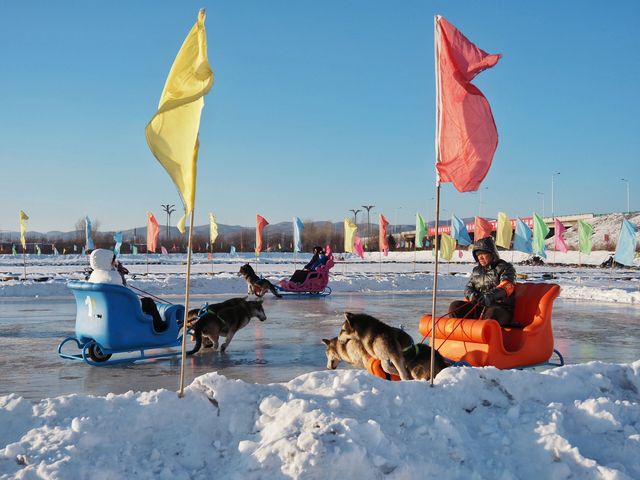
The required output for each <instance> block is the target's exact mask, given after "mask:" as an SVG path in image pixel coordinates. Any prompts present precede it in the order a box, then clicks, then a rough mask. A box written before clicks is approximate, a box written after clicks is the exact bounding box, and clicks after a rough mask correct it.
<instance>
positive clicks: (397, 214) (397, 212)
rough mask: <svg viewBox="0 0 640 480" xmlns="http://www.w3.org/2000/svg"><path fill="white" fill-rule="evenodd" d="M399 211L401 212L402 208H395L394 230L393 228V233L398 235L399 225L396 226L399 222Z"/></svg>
mask: <svg viewBox="0 0 640 480" xmlns="http://www.w3.org/2000/svg"><path fill="white" fill-rule="evenodd" d="M400 210H402V207H396V221H395V224H396V228H395V233H396V234H398V231H399V230H400V225H399V224H398V222H399V221H400Z"/></svg>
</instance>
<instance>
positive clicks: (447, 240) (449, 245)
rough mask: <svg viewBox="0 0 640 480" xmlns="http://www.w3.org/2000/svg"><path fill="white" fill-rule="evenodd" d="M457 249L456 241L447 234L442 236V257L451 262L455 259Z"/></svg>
mask: <svg viewBox="0 0 640 480" xmlns="http://www.w3.org/2000/svg"><path fill="white" fill-rule="evenodd" d="M455 249H456V241H455V240H454V239H453V237H452V236H451V235H449V234H447V233H443V234H442V235H440V256H441V257H442V258H444V259H445V260H447V261H449V260H451V259H452V258H453V252H454V250H455Z"/></svg>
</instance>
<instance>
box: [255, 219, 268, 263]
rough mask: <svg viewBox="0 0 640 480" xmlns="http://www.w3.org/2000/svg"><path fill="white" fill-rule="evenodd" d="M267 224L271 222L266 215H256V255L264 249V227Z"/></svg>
mask: <svg viewBox="0 0 640 480" xmlns="http://www.w3.org/2000/svg"><path fill="white" fill-rule="evenodd" d="M267 225H269V222H267V220H266V219H265V218H264V217H261V216H260V215H256V257H257V256H258V255H260V252H261V251H262V229H263V228H264V227H265V226H267Z"/></svg>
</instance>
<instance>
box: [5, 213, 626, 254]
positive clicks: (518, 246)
mask: <svg viewBox="0 0 640 480" xmlns="http://www.w3.org/2000/svg"><path fill="white" fill-rule="evenodd" d="M27 220H29V217H28V215H27V214H26V213H25V212H24V211H22V210H20V243H21V244H22V248H23V251H26V248H27V244H26V239H25V232H26V230H27ZM378 220H379V222H378V223H379V235H378V241H379V251H380V252H381V253H382V254H384V255H385V256H386V255H387V254H388V252H389V244H388V240H387V226H388V225H389V221H388V220H387V219H386V218H385V216H384V215H383V214H380V215H379V219H378ZM554 222H555V225H554V227H555V235H554V249H555V250H557V251H560V252H563V253H566V252H567V250H568V248H567V245H566V243H565V240H564V234H565V232H566V227H565V226H564V225H563V224H562V222H560V221H559V220H558V219H557V218H556V219H555V220H554ZM267 225H269V222H268V221H267V220H266V219H265V218H264V217H263V216H261V215H259V214H257V215H256V248H255V254H256V257H258V256H259V255H260V252H261V251H262V245H263V240H262V233H263V230H264V227H266V226H267ZM577 227H578V249H579V251H580V252H581V253H583V254H585V255H589V254H590V253H591V249H592V236H593V227H592V226H591V225H590V224H589V223H587V222H585V221H584V220H578V223H577ZM473 229H474V236H475V238H476V239H480V238H484V237H487V236H490V235H491V232H492V231H493V227H492V225H491V223H490V222H488V221H487V220H485V219H484V218H482V217H476V218H475V221H474V226H473ZM303 230H304V224H303V223H302V220H300V218H299V217H294V218H293V249H294V250H293V251H294V252H295V253H298V252H300V251H301V250H302V240H301V236H302V231H303ZM357 231H358V227H357V225H356V224H354V223H353V222H352V221H351V220H350V219H348V218H345V219H344V251H345V252H347V253H355V254H356V255H358V256H360V257H361V258H364V246H363V242H362V238H361V237H360V236H358V235H357ZM549 231H550V229H549V227H548V226H547V224H546V223H545V222H544V220H543V219H542V217H540V216H539V215H538V214H537V213H534V214H533V231H532V230H531V228H529V226H528V225H527V224H526V223H525V222H524V221H522V219H521V218H518V219H517V220H516V227H515V231H514V229H513V227H512V223H511V220H510V219H509V217H508V215H507V214H506V213H504V212H499V213H498V221H497V225H496V245H498V246H499V247H503V248H506V249H509V248H512V249H513V250H516V251H519V252H524V253H530V254H534V255H538V256H541V257H543V258H546V257H547V255H546V245H545V238H546V237H547V235H548V234H549ZM636 233H637V227H636V226H635V225H634V224H632V223H631V222H629V221H628V220H627V219H626V218H623V220H622V227H621V230H620V237H619V240H618V244H617V247H616V253H615V257H614V259H615V261H616V262H618V263H621V264H623V265H633V258H634V256H635V248H636ZM159 234H160V225H159V224H158V221H157V220H156V218H155V217H154V215H153V214H152V213H151V212H147V252H156V250H157V248H158V237H159ZM427 235H428V228H427V224H426V222H425V220H424V218H423V217H422V216H421V215H420V214H419V213H417V214H416V243H415V245H416V248H417V247H418V246H420V247H422V246H423V245H424V243H423V239H424V238H425V237H426V236H427ZM85 236H86V245H85V247H83V248H82V253H83V254H84V252H85V248H86V250H92V249H93V248H94V243H93V239H92V232H91V219H90V218H89V217H88V216H87V217H85ZM217 238H218V224H217V222H216V217H215V215H214V214H213V213H210V214H209V242H210V243H208V244H207V246H209V245H211V247H213V245H214V243H215V241H216V239H217ZM113 239H114V241H115V247H114V252H115V254H116V255H119V254H120V248H121V246H122V232H116V233H115V235H114V236H113ZM456 244H457V245H460V246H468V245H470V244H471V237H470V236H469V232H468V230H467V227H466V225H465V224H464V222H463V221H462V220H461V219H460V218H458V217H457V216H456V215H453V216H452V218H451V235H449V234H447V233H442V234H441V235H440V254H441V256H442V258H444V259H445V260H451V258H452V257H453V252H454V251H455V249H456ZM52 247H53V252H54V255H58V250H57V249H56V248H55V246H52ZM73 247H74V251H77V250H76V246H75V245H74V246H73ZM160 250H161V253H162V254H164V255H166V254H168V252H167V249H166V248H165V247H164V246H161V247H160ZM36 251H37V254H38V255H40V254H41V250H40V247H39V246H38V245H36ZM12 253H13V255H16V254H17V252H16V248H15V245H13V246H12ZM64 253H66V251H63V254H64ZM132 253H133V254H134V255H135V254H137V253H138V248H137V247H136V246H135V245H133V246H132ZM230 253H231V254H232V255H234V254H235V247H233V246H232V247H231V250H230ZM211 256H212V253H211V252H209V257H210V258H211Z"/></svg>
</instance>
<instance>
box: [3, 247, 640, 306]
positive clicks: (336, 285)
mask: <svg viewBox="0 0 640 480" xmlns="http://www.w3.org/2000/svg"><path fill="white" fill-rule="evenodd" d="M610 254H611V253H610V252H594V253H593V254H592V255H590V256H589V257H587V258H588V259H589V261H590V262H592V265H599V264H600V263H602V261H604V260H606V259H607V258H609V256H610ZM308 257H309V255H298V256H297V259H296V260H297V262H296V263H294V261H293V255H292V254H270V253H265V254H262V255H261V256H260V258H259V261H258V264H257V266H256V265H255V264H254V267H256V270H257V271H258V273H259V274H260V275H262V276H264V277H265V278H268V279H270V280H272V281H277V280H279V279H281V278H288V277H289V276H290V275H291V272H293V270H294V269H295V267H296V265H297V266H298V267H300V265H301V264H302V262H304V261H306V260H308ZM185 258H186V257H185V256H184V255H169V256H161V255H150V256H149V259H148V261H149V263H147V258H146V256H145V255H135V256H133V255H124V256H123V257H122V262H123V263H124V264H125V265H126V266H127V268H128V269H129V270H130V272H131V275H130V284H131V285H133V286H135V287H137V288H140V289H142V290H145V291H148V292H150V293H152V294H154V295H159V296H171V295H181V294H184V283H185V272H186V266H185ZM336 258H337V259H338V260H337V261H336V265H335V267H334V268H333V269H332V270H331V281H330V286H331V288H332V290H333V291H334V292H400V291H401V292H421V291H431V288H432V286H433V271H434V264H433V256H432V254H431V252H418V254H417V255H416V256H415V259H416V262H415V263H414V254H413V253H411V252H392V253H390V254H389V256H388V257H381V256H380V255H379V254H377V253H367V254H366V255H365V259H364V260H361V259H360V258H358V257H355V256H353V255H349V256H347V257H346V258H343V259H342V260H341V259H340V258H342V257H338V256H336ZM503 258H505V259H506V260H508V261H513V262H519V261H522V260H524V259H526V258H528V256H527V255H525V254H522V253H520V252H513V253H512V252H504V253H503ZM252 261H255V258H254V257H253V256H251V255H250V254H242V255H239V256H233V257H231V256H229V255H227V254H220V255H216V256H215V257H214V260H213V262H209V261H208V260H207V256H206V255H195V256H194V263H193V266H192V280H191V292H192V293H193V294H196V295H197V294H203V295H204V294H230V295H241V294H244V293H245V292H246V284H245V283H244V281H243V280H242V278H240V277H239V276H238V275H237V272H238V269H239V267H240V265H242V264H243V263H245V262H252ZM555 261H556V263H554V264H551V265H543V266H539V267H531V266H524V265H517V266H516V268H517V271H518V273H519V274H521V276H523V277H526V278H522V279H521V281H553V282H555V283H558V284H559V285H560V286H561V287H562V293H561V298H565V299H575V300H594V301H599V302H618V303H629V304H640V270H638V269H637V268H635V269H613V270H611V269H601V268H593V267H586V266H583V267H576V266H573V265H577V264H578V262H579V261H580V262H581V263H582V264H583V265H585V264H586V262H585V260H584V259H582V258H578V255H577V253H576V252H568V253H566V254H562V253H559V252H558V253H556V259H555ZM27 265H28V266H27V280H26V281H24V280H21V279H20V277H21V275H22V274H23V270H24V267H23V265H22V263H21V261H19V258H18V257H13V256H9V255H4V256H2V255H0V272H4V273H3V275H4V278H5V279H6V280H5V281H3V282H0V297H32V298H33V297H35V296H40V297H42V296H52V297H65V296H66V297H70V296H71V295H70V293H69V291H68V289H67V288H66V282H67V281H69V280H72V279H83V278H84V275H83V270H84V269H85V268H86V267H87V258H86V256H80V255H78V256H71V255H68V256H65V257H51V256H47V257H35V256H34V257H33V258H29V259H28V260H27ZM472 268H473V263H472V258H471V254H470V252H466V251H464V252H462V256H458V255H455V256H454V259H453V260H452V261H451V262H444V263H443V264H441V265H440V268H439V273H440V277H439V279H438V289H439V290H443V291H447V290H450V291H458V290H462V289H463V288H464V285H465V284H466V282H467V280H468V278H467V277H468V275H469V273H470V272H471V269H472ZM147 272H148V273H147Z"/></svg>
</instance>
